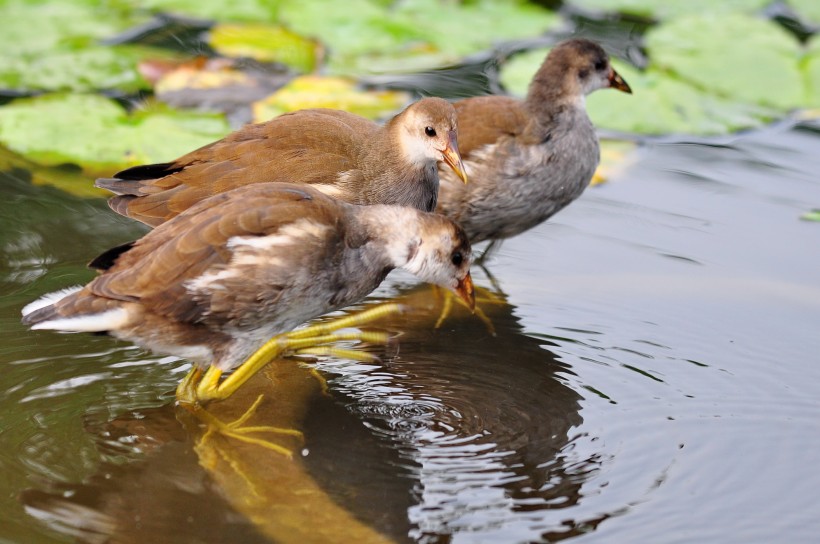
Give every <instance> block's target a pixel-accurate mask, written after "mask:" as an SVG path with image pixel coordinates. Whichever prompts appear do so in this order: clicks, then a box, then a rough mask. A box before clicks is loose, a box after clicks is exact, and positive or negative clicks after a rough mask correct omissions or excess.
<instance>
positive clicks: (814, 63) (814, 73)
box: [803, 34, 820, 108]
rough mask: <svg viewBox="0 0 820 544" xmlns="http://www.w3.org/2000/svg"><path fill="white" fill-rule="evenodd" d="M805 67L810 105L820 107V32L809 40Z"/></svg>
mask: <svg viewBox="0 0 820 544" xmlns="http://www.w3.org/2000/svg"><path fill="white" fill-rule="evenodd" d="M803 67H804V70H805V74H806V89H807V90H806V94H807V96H808V106H810V107H812V108H820V34H817V35H815V36H814V37H813V38H812V39H811V40H810V41H809V43H808V45H807V47H806V56H805V58H804V61H803Z"/></svg>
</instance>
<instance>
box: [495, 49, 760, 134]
mask: <svg viewBox="0 0 820 544" xmlns="http://www.w3.org/2000/svg"><path fill="white" fill-rule="evenodd" d="M546 54H547V50H546V49H540V50H532V51H528V52H526V53H523V54H521V55H516V56H515V57H513V58H512V59H511V60H510V61H508V62H507V63H506V64H505V65H504V66H502V70H501V82H502V84H503V85H504V87H505V88H506V89H507V90H508V91H510V92H511V93H513V94H515V95H518V96H524V95H525V94H526V92H527V87H528V86H529V83H530V80H531V79H532V76H533V75H534V74H535V72H536V70H537V69H538V67H539V66H540V65H541V63H542V62H543V60H544V58H545V57H546ZM612 64H613V66H614V68H615V69H616V70H617V71H618V73H619V74H621V76H622V77H623V78H624V79H625V80H626V81H627V82H628V83H629V85H630V87H632V92H633V94H631V95H629V94H624V93H621V92H618V91H615V90H609V89H603V90H600V91H597V92H595V93H593V94H591V95H590V96H589V97H587V110H588V112H589V116H590V118H591V119H592V121H593V123H595V125H596V126H597V127H601V128H606V129H610V130H617V131H621V132H632V133H639V134H668V133H681V134H725V133H729V132H734V131H737V130H742V129H748V128H752V127H757V126H760V125H763V124H765V123H768V122H770V121H771V120H772V119H773V118H774V117H775V115H776V112H774V111H772V110H771V109H769V108H764V107H761V106H756V105H749V104H746V103H742V102H740V103H737V102H732V101H730V100H726V99H723V98H720V97H718V96H714V95H710V94H708V93H705V92H703V91H701V90H699V89H697V88H696V87H693V86H691V85H688V84H686V83H684V82H682V81H679V80H677V79H676V78H674V77H672V76H670V75H669V74H667V73H665V72H662V71H659V70H656V69H654V68H651V67H650V69H648V70H646V71H640V70H638V69H637V68H634V67H632V66H630V65H628V64H625V63H622V62H619V61H617V60H613V61H612Z"/></svg>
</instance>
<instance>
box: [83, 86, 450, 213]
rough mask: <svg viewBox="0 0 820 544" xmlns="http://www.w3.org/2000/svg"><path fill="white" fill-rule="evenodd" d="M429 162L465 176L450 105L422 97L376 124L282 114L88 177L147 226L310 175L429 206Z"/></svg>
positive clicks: (378, 198)
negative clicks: (217, 198) (229, 195)
mask: <svg viewBox="0 0 820 544" xmlns="http://www.w3.org/2000/svg"><path fill="white" fill-rule="evenodd" d="M437 161H443V162H445V163H446V164H447V165H449V166H450V168H452V169H453V171H454V172H455V174H456V175H457V176H459V177H460V178H461V179H463V180H464V181H465V182H466V177H465V176H464V167H463V165H462V162H461V156H460V154H459V150H458V140H457V123H456V114H455V110H454V109H453V107H452V105H450V103H448V102H447V101H445V100H442V99H440V98H424V99H422V100H419V101H418V102H415V103H414V104H411V105H410V106H408V107H407V108H406V109H405V110H404V111H402V112H401V113H400V114H398V115H396V116H395V117H394V118H392V119H391V120H389V121H388V122H387V123H386V124H385V125H383V126H382V125H379V124H377V123H375V122H373V121H370V120H368V119H365V118H363V117H359V116H358V115H354V114H352V113H348V112H344V111H340V110H332V109H308V110H299V111H296V112H292V113H287V114H284V115H280V116H279V117H276V118H274V119H272V120H270V121H267V122H264V123H259V124H254V125H248V126H246V127H243V128H242V129H240V130H237V131H236V132H233V133H232V134H229V135H228V136H226V137H225V138H223V139H221V140H219V141H216V142H214V143H211V144H209V145H206V146H204V147H202V148H200V149H197V150H195V151H192V152H191V153H188V154H187V155H183V156H182V157H180V158H178V159H176V160H174V161H171V162H168V163H162V164H149V165H143V166H135V167H133V168H128V169H127V170H123V171H122V172H119V173H117V174H115V177H114V178H102V179H98V180H97V183H96V185H97V187H101V188H104V189H108V190H109V191H112V192H113V193H115V194H117V195H119V196H115V197H113V198H111V199H110V200H109V205H110V206H111V208H112V209H113V210H114V211H116V212H117V213H119V214H121V215H125V216H128V217H131V218H133V219H136V220H138V221H142V222H143V223H145V224H147V225H150V226H152V227H153V226H157V225H159V224H161V223H163V222H165V221H167V220H168V219H170V218H172V217H174V216H175V215H177V214H179V213H181V212H183V211H185V210H186V209H188V208H190V207H191V206H193V205H194V204H196V203H197V202H200V201H202V200H204V199H206V198H208V197H209V196H212V195H215V194H218V193H222V192H224V191H229V190H231V189H235V188H237V187H240V186H243V185H249V184H252V183H262V182H289V183H305V184H310V185H313V186H315V187H316V188H317V189H319V190H320V191H322V192H324V193H326V194H328V195H330V196H333V197H336V198H340V199H342V200H344V201H346V202H350V203H352V204H397V205H401V206H410V207H413V208H416V209H419V210H423V211H433V210H434V209H435V207H436V198H437V195H438V188H439V177H438V171H437V168H436V163H437Z"/></svg>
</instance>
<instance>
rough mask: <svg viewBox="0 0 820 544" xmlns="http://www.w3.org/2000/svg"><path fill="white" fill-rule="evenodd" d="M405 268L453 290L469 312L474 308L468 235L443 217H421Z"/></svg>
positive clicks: (428, 215) (471, 258) (432, 215)
mask: <svg viewBox="0 0 820 544" xmlns="http://www.w3.org/2000/svg"><path fill="white" fill-rule="evenodd" d="M408 257H409V258H408V261H407V264H406V265H404V266H403V268H404V269H406V270H408V271H409V272H411V273H413V274H415V275H416V276H418V277H419V278H420V279H422V280H424V281H426V282H428V283H434V284H436V285H441V286H442V287H446V288H447V289H450V290H452V291H453V292H454V293H456V295H458V296H459V297H460V298H461V299H462V300H464V302H466V303H467V305H468V306H469V307H470V309H471V310H472V309H474V308H475V293H474V291H473V280H472V277H471V276H470V265H471V264H472V261H473V253H472V249H471V248H470V241H469V240H468V239H467V234H466V233H465V232H464V230H462V228H461V227H459V226H458V225H456V224H455V223H454V222H452V221H451V220H449V219H447V218H446V217H444V216H442V215H438V214H433V213H424V214H421V224H420V228H419V237H418V239H417V240H416V243H415V246H414V247H413V249H412V250H411V252H410V255H409V256H408Z"/></svg>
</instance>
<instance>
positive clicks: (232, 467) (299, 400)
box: [180, 359, 391, 544]
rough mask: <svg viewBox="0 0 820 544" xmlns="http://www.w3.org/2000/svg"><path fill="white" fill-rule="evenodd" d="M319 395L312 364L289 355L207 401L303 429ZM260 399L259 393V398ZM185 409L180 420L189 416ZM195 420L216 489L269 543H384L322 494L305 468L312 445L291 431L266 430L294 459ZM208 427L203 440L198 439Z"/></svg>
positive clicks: (221, 415) (224, 414) (229, 412)
mask: <svg viewBox="0 0 820 544" xmlns="http://www.w3.org/2000/svg"><path fill="white" fill-rule="evenodd" d="M320 395H321V391H320V384H319V383H318V382H317V381H316V379H314V377H313V376H312V375H311V372H310V369H308V368H306V367H305V366H304V365H303V364H301V363H300V362H299V361H296V360H294V359H282V360H277V361H276V362H275V363H274V364H271V365H268V366H266V367H265V368H264V369H263V370H262V371H260V372H259V373H258V374H257V375H256V376H255V377H253V378H251V379H249V380H248V382H247V383H246V384H245V385H244V386H243V387H242V388H241V389H240V390H238V391H237V392H236V394H235V395H233V396H231V397H230V398H228V399H227V400H225V401H224V402H218V403H214V404H213V405H211V406H209V407H208V411H209V412H210V413H211V414H212V415H213V417H215V418H218V419H219V420H223V421H238V420H240V419H242V417H243V416H244V415H245V414H248V412H249V410H247V409H246V406H248V405H249V404H256V405H257V406H256V408H255V413H254V414H253V416H252V417H251V416H250V415H248V417H247V418H245V420H244V421H243V422H242V423H241V424H242V425H249V426H253V425H254V424H255V422H259V421H264V422H265V423H270V424H272V425H275V426H276V427H277V428H291V429H296V430H297V432H298V430H302V429H304V421H305V419H306V418H307V415H308V413H309V411H310V409H311V407H312V406H314V404H313V403H314V402H315V401H316V400H317V399H318V398H319V396H320ZM259 398H264V400H263V401H262V402H259V401H258V399H259ZM191 413H192V412H191V411H189V410H180V419H182V420H183V421H190V419H191V417H190V415H189V414H191ZM211 429H212V428H211V427H210V426H207V427H205V428H203V427H202V426H201V425H194V426H193V432H194V433H197V434H198V437H199V439H198V440H196V443H195V447H194V449H195V452H196V454H197V456H198V458H199V463H200V465H201V466H202V467H203V468H204V469H205V470H206V471H207V472H208V474H209V476H210V479H211V481H212V482H213V484H214V485H215V486H217V487H218V488H219V491H220V494H221V495H222V496H224V497H225V499H226V500H227V501H228V502H230V504H231V505H232V506H233V508H234V509H235V510H236V511H237V512H239V513H241V514H242V515H243V516H245V517H246V518H247V519H248V520H250V521H251V522H252V523H253V524H254V526H255V527H256V529H257V530H258V531H259V532H260V533H261V534H264V535H266V536H267V537H268V538H270V539H271V540H272V541H273V542H279V543H282V544H305V543H317V544H318V543H322V544H337V543H338V544H347V543H349V542H356V543H357V544H389V543H390V542H391V540H390V539H389V538H388V537H386V536H385V535H384V534H382V533H380V532H379V531H377V530H376V529H374V528H372V527H370V526H368V525H366V524H364V523H362V521H360V520H359V519H358V518H357V517H356V516H354V515H353V514H351V513H350V512H349V511H347V510H346V509H345V508H344V507H343V506H342V504H343V503H341V502H339V501H337V500H334V497H331V496H329V495H328V494H327V491H326V488H325V486H323V485H322V482H318V481H316V480H314V477H313V475H312V473H311V472H310V471H309V470H308V469H307V468H306V466H305V463H304V461H303V459H304V458H303V456H302V454H301V452H300V449H301V448H303V447H304V448H310V441H309V437H308V441H307V442H306V443H303V442H302V441H301V440H299V439H298V437H297V436H295V435H281V436H271V437H270V438H271V440H275V441H276V442H277V443H278V444H281V445H282V446H284V447H288V448H291V449H292V448H294V446H295V445H297V444H298V445H299V446H298V447H299V448H300V449H299V450H295V451H294V455H293V457H292V458H288V457H286V456H284V455H281V454H280V452H277V451H275V450H274V449H272V448H267V447H258V445H257V444H255V443H253V442H249V441H238V440H231V439H225V438H224V437H223V436H222V433H220V432H219V431H218V430H217V431H212V430H211ZM208 433H211V434H210V436H209V437H208V439H207V440H204V439H202V438H204V437H205V435H208Z"/></svg>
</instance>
